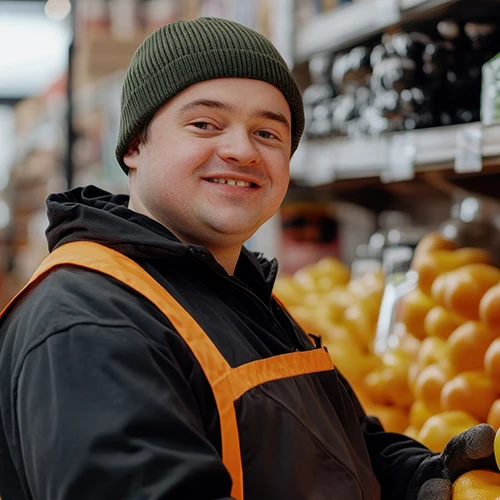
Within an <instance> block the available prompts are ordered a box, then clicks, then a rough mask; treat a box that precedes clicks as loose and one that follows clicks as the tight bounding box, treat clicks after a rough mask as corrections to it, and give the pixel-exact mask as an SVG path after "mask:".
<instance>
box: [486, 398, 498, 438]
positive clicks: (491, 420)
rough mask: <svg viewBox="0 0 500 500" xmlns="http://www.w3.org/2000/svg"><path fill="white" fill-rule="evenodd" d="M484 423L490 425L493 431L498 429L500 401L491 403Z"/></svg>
mask: <svg viewBox="0 0 500 500" xmlns="http://www.w3.org/2000/svg"><path fill="white" fill-rule="evenodd" d="M486 423H488V424H490V425H491V427H493V429H495V431H497V430H498V429H499V428H500V399H497V400H496V401H493V404H492V405H491V408H490V411H489V412H488V418H487V419H486Z"/></svg>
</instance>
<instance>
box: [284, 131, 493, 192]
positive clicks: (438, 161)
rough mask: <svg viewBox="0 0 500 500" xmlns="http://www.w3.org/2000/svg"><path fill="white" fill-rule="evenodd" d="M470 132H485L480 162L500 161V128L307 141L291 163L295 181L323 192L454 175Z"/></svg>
mask: <svg viewBox="0 0 500 500" xmlns="http://www.w3.org/2000/svg"><path fill="white" fill-rule="evenodd" d="M471 127H472V128H475V130H482V132H481V133H482V146H481V147H482V158H483V159H487V158H496V157H498V158H499V161H500V141H498V137H499V136H500V123H499V124H494V125H490V126H484V127H482V128H481V127H480V125H479V124H473V125H455V126H449V127H439V128H431V129H423V130H416V131H413V132H399V133H395V134H387V135H384V136H382V137H379V138H366V139H355V140H349V139H347V138H333V139H319V140H310V141H306V140H304V141H303V142H302V143H301V145H300V146H299V149H298V150H297V152H296V153H295V155H294V157H293V158H292V165H291V175H292V178H293V179H294V180H295V181H296V182H299V183H301V184H305V185H309V186H319V185H324V184H329V183H331V182H334V181H336V180H346V179H362V178H369V177H380V178H382V180H384V181H385V182H388V181H398V180H407V179H411V178H412V177H413V175H414V173H415V172H419V171H425V170H440V169H453V168H454V166H455V159H456V158H457V153H458V149H457V144H458V141H459V138H463V135H464V132H466V131H468V130H471ZM466 147H467V146H466ZM408 152H409V157H408V154H407V153H408ZM405 156H406V157H405Z"/></svg>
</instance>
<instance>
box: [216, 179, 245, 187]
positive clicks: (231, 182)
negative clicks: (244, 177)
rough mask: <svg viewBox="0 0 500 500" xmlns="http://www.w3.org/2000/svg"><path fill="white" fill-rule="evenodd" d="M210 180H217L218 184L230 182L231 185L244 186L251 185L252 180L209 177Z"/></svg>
mask: <svg viewBox="0 0 500 500" xmlns="http://www.w3.org/2000/svg"><path fill="white" fill-rule="evenodd" d="M207 181H209V182H215V183H216V184H228V185H229V186H243V187H251V185H252V184H251V183H250V182H245V181H237V180H234V179H216V178H213V177H211V178H209V179H207Z"/></svg>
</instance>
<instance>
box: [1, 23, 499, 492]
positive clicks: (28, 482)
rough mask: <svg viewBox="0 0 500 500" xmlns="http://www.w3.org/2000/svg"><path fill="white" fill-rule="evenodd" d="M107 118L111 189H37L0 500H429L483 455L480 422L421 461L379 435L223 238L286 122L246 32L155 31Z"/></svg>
mask: <svg viewBox="0 0 500 500" xmlns="http://www.w3.org/2000/svg"><path fill="white" fill-rule="evenodd" d="M121 111H122V114H121V127H120V135H119V139H118V146H117V159H118V162H119V164H120V165H121V167H122V168H123V170H124V171H125V172H126V173H127V174H128V177H129V186H130V197H128V196H124V195H111V194H109V193H106V192H103V191H101V190H99V189H97V188H95V187H92V186H90V187H86V188H77V189H73V190H71V191H69V192H66V193H59V194H53V195H51V196H49V198H48V201H47V208H48V214H49V218H50V225H49V228H48V230H47V239H48V244H49V248H50V250H51V255H50V256H49V258H48V259H47V260H46V261H45V262H44V263H43V264H42V266H41V268H40V270H39V272H38V273H37V274H36V276H35V277H34V280H33V281H32V283H31V284H30V285H29V286H28V287H27V288H26V289H25V290H24V292H23V293H22V294H21V295H20V296H19V297H18V298H17V299H16V300H15V301H14V302H13V303H12V304H11V305H10V307H9V308H8V309H7V311H6V312H5V313H4V315H3V318H2V326H1V337H0V338H1V352H0V381H1V388H2V391H1V399H0V415H1V424H2V425H1V426H0V466H1V469H0V496H2V498H3V500H49V499H51V500H52V499H53V500H56V499H57V500H90V499H92V500H95V499H99V500H104V499H106V500H109V499H117V500H118V499H119V500H129V499H130V500H138V499H144V500H167V499H168V500H177V499H179V500H180V499H182V500H227V499H230V498H233V499H237V500H243V499H245V500H257V499H258V500H266V499H269V500H271V499H272V500H276V499H284V500H285V499H286V500H323V499H325V500H326V499H329V500H331V499H335V500H343V499H346V500H347V499H348V500H356V499H359V500H361V499H365V500H378V499H380V498H384V499H388V500H401V499H404V498H407V499H417V498H418V499H419V500H426V499H429V500H430V499H432V500H439V499H441V500H444V499H448V498H449V497H450V494H451V493H450V484H451V481H453V479H454V478H455V477H456V476H458V475H459V474H460V473H461V472H463V471H465V470H468V469H470V468H473V467H480V466H493V465H492V464H493V462H492V456H491V455H492V433H493V430H492V428H490V427H488V426H483V427H478V428H475V429H474V430H473V431H471V433H469V434H466V435H465V437H464V436H461V437H460V438H458V439H457V440H455V441H454V442H452V443H451V445H450V446H449V448H448V449H447V451H446V453H445V454H443V456H441V455H437V454H434V453H431V452H430V451H429V450H428V449H426V448H425V447H424V446H422V445H421V444H419V443H417V442H415V441H413V440H411V439H409V438H407V437H405V436H402V435H398V434H393V433H386V432H384V430H383V429H382V427H381V425H380V424H379V422H378V420H377V419H375V418H373V417H367V416H366V415H365V414H364V412H363V409H362V408H361V406H360V404H359V402H358V401H357V399H356V397H355V395H354V394H353V392H352V390H351V389H350V387H349V385H348V383H347V382H346V381H345V380H344V379H343V378H342V376H341V375H340V374H339V373H338V372H337V371H336V370H335V368H334V367H333V366H332V364H331V361H330V359H329V356H328V354H327V353H326V352H325V351H324V350H323V349H321V348H320V347H319V346H314V345H313V344H312V342H311V341H310V339H309V337H308V336H307V335H306V334H305V333H304V332H303V331H302V330H301V329H300V328H299V327H298V326H297V324H296V323H295V322H294V321H293V319H292V318H291V317H290V316H289V315H288V314H287V312H286V311H285V310H284V309H283V308H282V307H281V306H280V305H279V304H278V303H277V302H276V300H275V299H274V298H273V297H272V294H271V292H272V287H273V283H274V279H275V277H276V272H277V264H276V262H274V261H271V262H270V261H267V260H266V259H265V258H263V257H262V256H261V255H255V254H252V253H250V252H248V251H247V250H246V249H245V248H244V247H243V244H244V242H245V241H246V240H248V238H249V237H250V236H251V235H252V234H253V233H254V232H255V231H256V230H257V228H258V227H259V226H261V225H262V224H263V223H264V222H265V221H266V220H268V219H269V218H270V217H271V216H272V215H273V214H274V213H275V212H276V211H277V209H278V207H279V205H280V203H281V202H282V200H283V197H284V196H285V192H286V190H287V186H288V181H289V160H290V156H291V155H292V154H293V152H294V151H295V149H296V147H297V144H298V142H299V139H300V136H301V133H302V130H303V125H304V117H303V108H302V101H301V96H300V92H299V89H298V88H297V85H296V83H295V81H294V79H293V78H292V76H291V74H290V72H289V71H288V69H287V67H286V65H285V63H284V61H283V60H282V58H281V57H280V55H279V54H278V52H277V51H276V49H275V48H274V47H273V46H272V45H271V43H270V42H269V41H268V40H267V39H265V38H264V37H262V36H261V35H259V34H257V33H256V32H254V31H252V30H250V29H248V28H245V27H243V26H241V25H239V24H237V23H234V22H230V21H225V20H220V19H210V18H202V19H198V20H195V21H190V22H179V23H174V24H170V25H167V26H165V27H163V28H161V29H160V30H158V31H157V32H155V33H153V34H152V35H151V36H150V37H149V38H148V39H147V40H146V41H145V42H144V43H143V45H142V46H141V47H140V48H139V49H138V51H137V52H136V54H135V56H134V58H133V60H132V63H131V65H130V68H129V71H128V73H127V76H126V80H125V83H124V87H123V99H122V110H121ZM313 167H314V166H311V168H313ZM478 436H479V438H480V443H479V444H480V446H476V445H475V444H474V443H475V442H474V439H475V438H477V437H478ZM471 443H472V444H471ZM485 443H486V445H485ZM476 444H477V443H476ZM481 446H483V448H485V449H483V448H481ZM471 450H472V451H471Z"/></svg>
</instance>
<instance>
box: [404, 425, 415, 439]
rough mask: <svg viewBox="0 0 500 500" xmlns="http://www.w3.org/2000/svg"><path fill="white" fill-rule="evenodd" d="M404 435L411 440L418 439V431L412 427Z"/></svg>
mask: <svg viewBox="0 0 500 500" xmlns="http://www.w3.org/2000/svg"><path fill="white" fill-rule="evenodd" d="M403 434H404V435H405V436H408V437H409V438H412V439H415V440H417V439H418V429H415V427H413V426H412V425H409V426H408V427H407V428H406V429H405V430H404V431H403Z"/></svg>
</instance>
